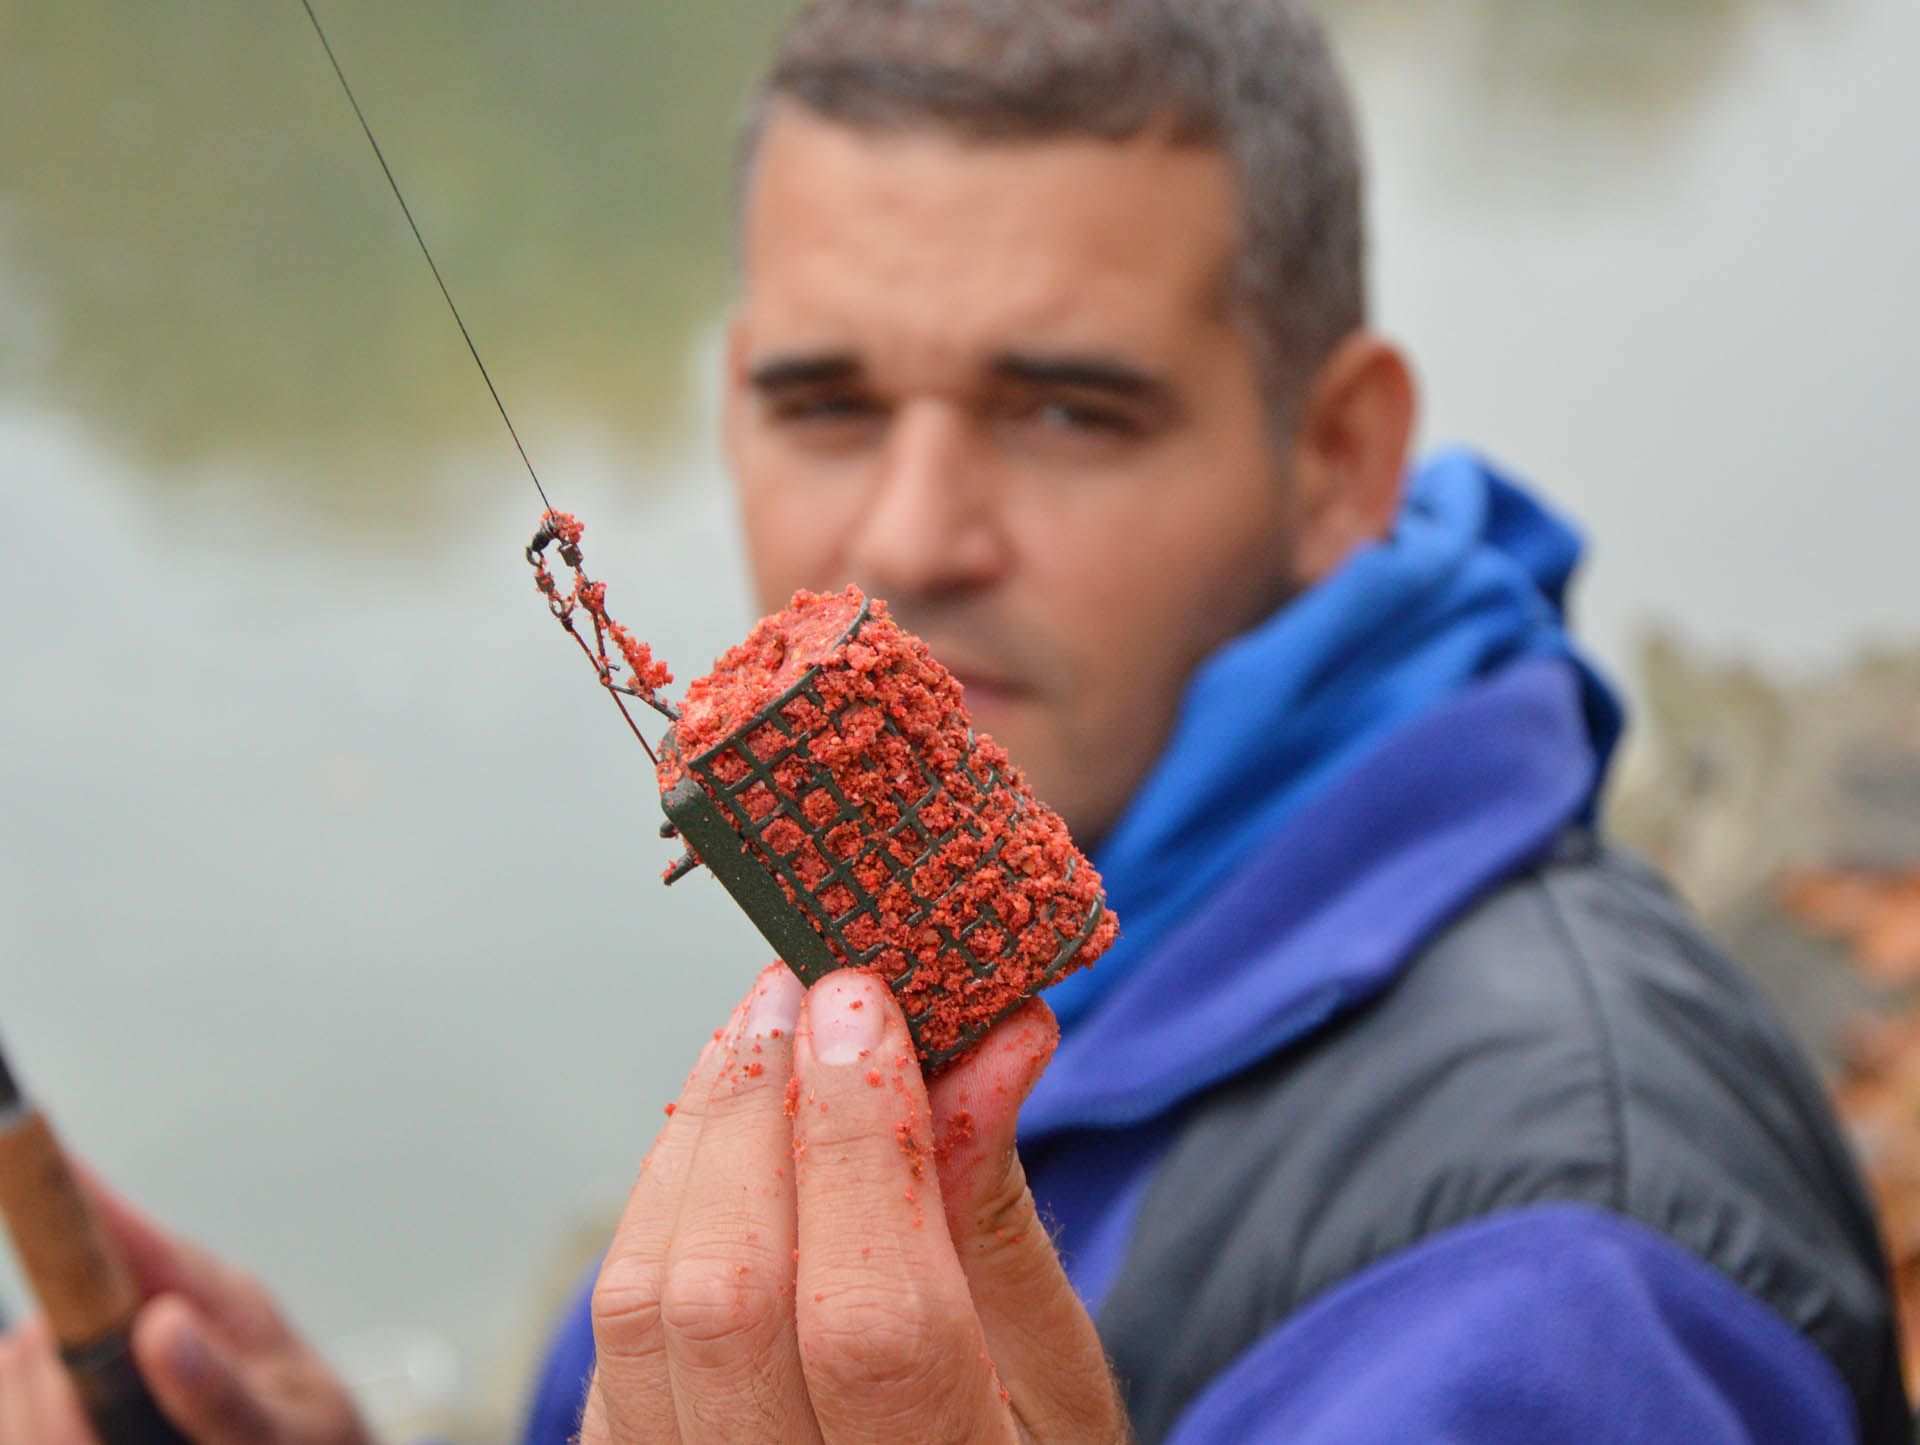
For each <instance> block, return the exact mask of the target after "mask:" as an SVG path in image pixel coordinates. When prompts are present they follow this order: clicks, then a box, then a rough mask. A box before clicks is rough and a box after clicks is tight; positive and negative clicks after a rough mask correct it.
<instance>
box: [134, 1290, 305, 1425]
mask: <svg viewBox="0 0 1920 1445" xmlns="http://www.w3.org/2000/svg"><path fill="white" fill-rule="evenodd" d="M133 1357H134V1360H135V1362H136V1363H137V1364H138V1365H139V1366H140V1373H141V1375H142V1376H143V1377H144V1378H145V1380H146V1382H147V1388H148V1389H150V1390H151V1391H152V1392H153V1398H154V1401H155V1403H156V1404H158V1405H159V1406H160V1409H161V1411H162V1412H163V1413H164V1414H165V1415H166V1417H167V1418H168V1419H169V1420H171V1421H172V1422H173V1423H174V1425H175V1426H176V1427H178V1429H179V1430H180V1431H181V1433H182V1434H184V1435H186V1436H187V1438H188V1439H190V1440H194V1441H196V1442H198V1445H262V1442H265V1441H268V1440H271V1439H272V1438H273V1435H274V1431H273V1425H272V1421H271V1419H270V1417H269V1415H268V1413H267V1409H266V1406H265V1405H264V1404H263V1403H262V1402H261V1401H260V1399H259V1397H258V1396H257V1395H256V1394H255V1393H254V1391H253V1389H252V1388H251V1387H250V1386H249V1385H248V1383H247V1380H246V1377H245V1376H244V1375H243V1374H242V1373H241V1371H240V1368H239V1365H238V1364H237V1363H236V1361H235V1360H234V1358H233V1355H232V1353H231V1351H229V1350H228V1349H227V1347H226V1346H225V1345H224V1344H223V1343H221V1342H220V1341H219V1340H218V1339H216V1338H215V1334H214V1331H213V1330H212V1329H210V1328H209V1326H208V1323H207V1321H206V1319H205V1318H204V1317H203V1316H202V1315H201V1313H200V1312H199V1311H198V1310H197V1309H195V1308H194V1306H193V1305H191V1304H189V1303H188V1302H187V1301H186V1300H185V1299H183V1298H182V1297H181V1296H179V1295H171V1294H170V1295H162V1296H161V1297H160V1298H158V1299H156V1300H154V1301H152V1302H151V1303H150V1304H148V1305H147V1307H146V1308H145V1309H143V1310H141V1312H140V1315H139V1318H138V1319H136V1320H135V1322H134V1326H133Z"/></svg>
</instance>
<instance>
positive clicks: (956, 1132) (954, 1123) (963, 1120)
mask: <svg viewBox="0 0 1920 1445" xmlns="http://www.w3.org/2000/svg"><path fill="white" fill-rule="evenodd" d="M972 1138H973V1115H972V1114H969V1113H968V1112H967V1111H966V1110H965V1109H961V1110H959V1111H958V1112H957V1113H955V1114H952V1115H950V1116H949V1117H948V1119H947V1123H946V1127H945V1128H944V1129H942V1130H941V1131H940V1137H939V1138H938V1139H937V1140H935V1141H934V1145H933V1157H934V1159H935V1160H936V1161H937V1162H938V1163H941V1164H944V1163H946V1162H947V1160H948V1159H949V1158H951V1157H952V1155H953V1151H954V1150H956V1149H963V1148H965V1147H966V1146H967V1144H968V1142H969V1141H970V1140H971V1139H972Z"/></svg>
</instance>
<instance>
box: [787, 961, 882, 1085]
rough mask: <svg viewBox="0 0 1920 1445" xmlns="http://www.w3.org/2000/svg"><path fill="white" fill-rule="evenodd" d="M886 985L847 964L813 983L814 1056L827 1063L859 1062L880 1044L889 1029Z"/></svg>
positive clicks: (809, 1009)
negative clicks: (884, 998)
mask: <svg viewBox="0 0 1920 1445" xmlns="http://www.w3.org/2000/svg"><path fill="white" fill-rule="evenodd" d="M884 992H885V985H883V984H882V983H880V982H879V980H877V979H876V978H874V976H873V975H872V974H870V973H861V972H860V971H858V970H857V969H851V968H843V969H840V970H839V971H837V972H835V973H830V974H828V975H827V976H826V977H825V978H823V979H822V980H821V981H820V982H819V983H817V984H815V985H814V986H813V993H812V994H811V995H810V996H809V998H808V1002H807V1023H808V1025H809V1026H810V1028H811V1031H812V1036H811V1044H812V1048H813V1056H814V1058H815V1059H817V1060H818V1061H819V1062H821V1063H823V1064H855V1063H859V1062H860V1061H861V1059H862V1058H863V1057H864V1056H865V1055H868V1054H871V1053H872V1052H873V1051H874V1050H875V1049H877V1048H878V1047H880V1040H881V1039H882V1038H883V1037H884V1036H885V1034H886V1031H887V1011H886V1008H885V1007H884V1004H883V1001H882V1000H883V997H884Z"/></svg>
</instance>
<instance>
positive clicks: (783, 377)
mask: <svg viewBox="0 0 1920 1445" xmlns="http://www.w3.org/2000/svg"><path fill="white" fill-rule="evenodd" d="M860 369H861V368H860V361H859V358H857V357H856V356H854V355H853V354H852V353H851V352H845V351H822V352H797V353H794V354H792V355H787V356H772V357H769V358H768V359H767V360H765V361H761V362H756V363H755V364H754V366H753V367H752V369H750V370H749V371H748V372H747V382H748V384H749V385H751V386H752V387H753V389H754V390H755V391H783V390H786V389H788V388H790V387H801V386H823V385H825V384H826V383H828V382H833V381H851V380H852V379H853V378H855V377H857V376H859V375H860Z"/></svg>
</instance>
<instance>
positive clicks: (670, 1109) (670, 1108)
mask: <svg viewBox="0 0 1920 1445" xmlns="http://www.w3.org/2000/svg"><path fill="white" fill-rule="evenodd" d="M679 1107H680V1106H679V1105H678V1104H669V1105H667V1108H666V1115H667V1117H668V1118H669V1119H671V1118H672V1117H673V1111H674V1110H675V1109H678V1108H679Z"/></svg>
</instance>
